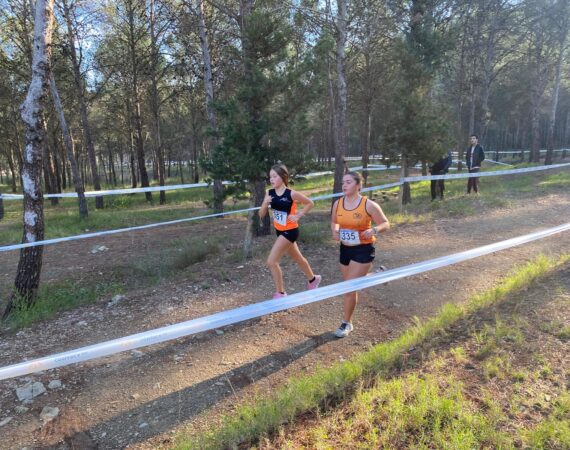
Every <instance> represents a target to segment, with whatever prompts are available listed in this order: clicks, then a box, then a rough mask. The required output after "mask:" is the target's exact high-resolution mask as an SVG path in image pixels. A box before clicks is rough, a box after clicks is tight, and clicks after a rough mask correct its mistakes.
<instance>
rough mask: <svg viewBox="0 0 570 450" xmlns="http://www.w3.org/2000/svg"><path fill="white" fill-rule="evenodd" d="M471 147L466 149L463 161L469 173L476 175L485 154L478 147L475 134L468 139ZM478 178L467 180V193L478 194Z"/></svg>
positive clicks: (481, 148)
mask: <svg viewBox="0 0 570 450" xmlns="http://www.w3.org/2000/svg"><path fill="white" fill-rule="evenodd" d="M470 142H471V146H470V147H468V148H467V153H466V154H465V160H466V163H467V169H469V173H477V172H479V170H480V169H481V163H482V162H483V161H484V160H485V152H484V151H483V147H481V146H480V145H479V138H478V137H477V135H476V134H472V135H471V138H470ZM478 181H479V177H470V178H468V179H467V193H468V194H471V189H473V191H474V192H475V193H479V185H478V184H479V183H478Z"/></svg>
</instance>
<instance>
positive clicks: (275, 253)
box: [267, 236, 292, 292]
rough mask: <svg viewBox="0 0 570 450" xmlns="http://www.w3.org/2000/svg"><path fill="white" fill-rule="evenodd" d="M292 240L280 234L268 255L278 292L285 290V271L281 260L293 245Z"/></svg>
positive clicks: (268, 263)
mask: <svg viewBox="0 0 570 450" xmlns="http://www.w3.org/2000/svg"><path fill="white" fill-rule="evenodd" d="M291 245H292V244H291V242H289V241H288V240H287V239H286V238H284V237H283V236H278V237H277V239H276V240H275V243H274V244H273V247H272V248H271V252H269V256H268V257H267V267H269V270H270V271H271V276H272V277H273V283H275V291H276V292H285V286H284V284H283V272H282V271H281V267H280V266H279V261H281V258H282V257H283V255H284V254H285V253H287V250H289V248H290V247H291Z"/></svg>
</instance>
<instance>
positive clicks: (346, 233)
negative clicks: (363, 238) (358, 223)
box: [338, 228, 360, 245]
mask: <svg viewBox="0 0 570 450" xmlns="http://www.w3.org/2000/svg"><path fill="white" fill-rule="evenodd" d="M338 233H339V235H340V242H342V243H343V244H344V245H360V235H359V234H358V231H356V230H345V229H342V228H341V229H340V230H338Z"/></svg>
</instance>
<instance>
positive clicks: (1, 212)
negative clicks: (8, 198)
mask: <svg viewBox="0 0 570 450" xmlns="http://www.w3.org/2000/svg"><path fill="white" fill-rule="evenodd" d="M3 218H4V197H2V191H1V190H0V220H2V219H3Z"/></svg>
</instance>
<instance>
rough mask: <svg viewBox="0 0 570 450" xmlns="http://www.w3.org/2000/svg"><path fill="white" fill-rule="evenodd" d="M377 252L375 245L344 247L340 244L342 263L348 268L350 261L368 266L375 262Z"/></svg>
mask: <svg viewBox="0 0 570 450" xmlns="http://www.w3.org/2000/svg"><path fill="white" fill-rule="evenodd" d="M375 254H376V250H375V249H374V244H360V245H344V244H340V263H341V264H342V265H343V266H348V265H349V264H350V261H354V262H357V263H361V264H367V263H371V262H372V261H374V256H375Z"/></svg>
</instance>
